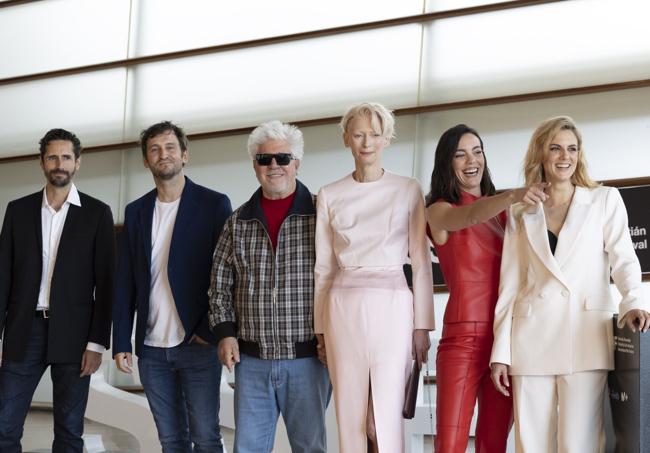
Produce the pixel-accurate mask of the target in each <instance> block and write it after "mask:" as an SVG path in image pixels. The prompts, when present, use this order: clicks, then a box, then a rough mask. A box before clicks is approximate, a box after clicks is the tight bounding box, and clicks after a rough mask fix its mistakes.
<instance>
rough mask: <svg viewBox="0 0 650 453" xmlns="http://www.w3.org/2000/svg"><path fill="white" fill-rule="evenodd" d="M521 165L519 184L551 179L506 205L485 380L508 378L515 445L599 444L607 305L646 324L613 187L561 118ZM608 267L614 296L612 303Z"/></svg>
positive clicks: (538, 136) (520, 448) (590, 448)
mask: <svg viewBox="0 0 650 453" xmlns="http://www.w3.org/2000/svg"><path fill="white" fill-rule="evenodd" d="M524 172H525V178H526V185H531V184H533V183H536V182H540V181H543V182H547V183H549V186H548V187H547V189H546V191H547V193H548V195H549V197H548V199H547V201H546V202H544V203H538V204H537V205H536V206H535V207H532V208H531V207H529V206H526V205H524V204H521V203H519V204H515V205H512V206H511V208H510V212H509V216H508V224H507V228H506V235H505V240H504V247H503V256H502V265H501V282H500V288H499V299H498V302H497V306H496V310H495V320H494V343H493V347H492V356H491V359H490V362H491V368H492V379H493V381H494V383H495V385H496V387H497V389H498V390H499V391H500V392H502V393H504V394H508V393H509V388H510V383H509V379H508V375H510V376H511V378H512V383H513V385H512V390H513V396H514V406H515V433H516V445H517V452H518V453H536V452H540V453H549V452H557V451H559V452H567V453H568V452H571V453H573V452H589V453H592V452H594V453H595V452H599V453H600V452H603V451H604V448H605V435H604V430H603V397H604V391H605V384H606V377H607V370H611V369H612V368H613V365H614V361H613V328H612V315H613V314H614V313H615V312H617V311H618V312H619V313H620V323H621V325H622V324H623V323H625V322H626V323H627V324H628V326H630V328H632V329H633V330H634V329H636V328H639V329H641V330H643V331H644V332H645V331H646V330H647V329H648V328H649V327H650V314H649V313H648V311H647V310H648V301H647V300H646V299H645V298H644V296H643V288H642V286H641V268H640V266H639V261H638V259H637V257H636V255H635V253H634V248H633V246H632V241H631V239H630V234H629V230H628V226H627V213H626V210H625V206H624V204H623V201H622V199H621V196H620V194H619V192H618V191H617V190H616V189H615V188H611V187H604V186H599V185H598V184H596V183H595V182H594V181H593V180H592V179H591V178H590V177H589V175H588V174H587V167H586V161H585V157H584V150H583V149H582V137H581V135H580V132H579V131H578V129H577V128H576V126H575V124H574V122H573V120H572V119H571V118H569V117H566V116H563V117H556V118H551V119H548V120H546V121H544V122H543V123H542V124H541V125H540V126H539V127H538V128H537V129H536V130H535V132H534V134H533V137H532V138H531V140H530V144H529V147H528V151H527V153H526V158H525V162H524ZM610 277H611V278H612V279H613V280H614V283H615V284H616V286H617V288H618V290H619V291H620V293H621V295H622V300H621V302H620V304H618V305H617V304H616V303H615V302H614V300H613V299H612V296H611V294H610V289H609V282H610ZM635 323H638V324H635Z"/></svg>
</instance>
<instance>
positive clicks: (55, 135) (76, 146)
mask: <svg viewBox="0 0 650 453" xmlns="http://www.w3.org/2000/svg"><path fill="white" fill-rule="evenodd" d="M55 140H63V141H66V142H70V143H72V151H73V152H74V158H75V160H77V159H79V156H81V142H80V141H79V139H78V138H77V136H76V135H74V134H73V133H72V132H70V131H66V130H65V129H50V130H49V131H47V133H46V134H45V135H44V136H43V138H42V139H40V141H39V142H38V145H39V147H38V149H39V151H40V153H41V161H43V159H44V158H45V152H46V151H47V145H49V144H50V142H53V141H55Z"/></svg>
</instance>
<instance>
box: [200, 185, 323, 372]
mask: <svg viewBox="0 0 650 453" xmlns="http://www.w3.org/2000/svg"><path fill="white" fill-rule="evenodd" d="M261 197H262V191H261V188H260V189H258V190H257V191H256V192H255V193H254V194H253V196H252V197H251V198H250V200H248V201H247V202H246V203H244V204H243V205H242V206H240V207H239V208H238V209H237V210H235V212H233V214H232V215H231V216H230V217H229V218H228V220H227V221H226V224H225V225H224V228H223V231H222V233H221V236H220V238H219V241H218V242H217V246H216V248H215V251H214V257H213V264H212V275H211V278H210V280H211V281H210V290H209V297H210V312H209V320H210V326H211V328H212V331H213V332H214V334H215V336H216V337H217V342H218V341H220V340H221V339H222V338H225V337H236V338H237V339H238V342H239V348H240V352H243V353H245V354H248V355H253V356H255V357H259V358H261V359H294V358H300V357H308V356H314V355H316V339H315V336H314V262H315V259H316V251H315V247H314V235H315V230H316V209H315V196H314V195H312V194H311V193H310V192H309V189H307V187H305V186H304V185H303V184H302V183H301V182H300V181H296V195H295V197H294V200H293V202H292V205H291V207H290V209H289V212H288V214H287V218H286V219H285V220H284V222H283V223H282V226H281V227H280V232H279V234H278V242H277V250H276V251H274V250H273V246H272V244H271V239H270V238H269V235H268V233H267V226H266V220H265V218H264V214H263V211H262V206H261V202H260V200H261Z"/></svg>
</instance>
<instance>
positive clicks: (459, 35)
mask: <svg viewBox="0 0 650 453" xmlns="http://www.w3.org/2000/svg"><path fill="white" fill-rule="evenodd" d="M632 6H634V8H632ZM630 11H634V14H630ZM649 16H650V3H648V2H644V1H635V0H622V1H620V2H617V4H616V7H615V8H612V3H611V2H610V1H607V0H590V1H575V2H559V3H552V4H548V5H540V6H534V7H527V8H519V9H515V10H508V11H498V12H494V13H484V14H479V15H474V16H467V17H459V18H453V19H445V20H440V21H436V22H433V23H431V24H429V25H428V26H427V27H426V35H425V48H424V52H423V55H424V57H425V61H424V63H423V66H424V70H423V81H422V87H423V93H422V99H423V102H424V103H438V102H449V101H457V100H463V99H475V98H482V97H491V96H500V95H507V94H513V93H521V92H530V91H540V90H552V89H558V88H567V87H573V86H584V85H592V84H601V83H608V82H620V81H625V80H634V79H645V78H647V76H648V73H650V34H649V32H648V29H647V17H649ZM586 18H588V20H586ZM450 43H453V45H450Z"/></svg>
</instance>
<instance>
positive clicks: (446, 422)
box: [427, 124, 546, 453]
mask: <svg viewBox="0 0 650 453" xmlns="http://www.w3.org/2000/svg"><path fill="white" fill-rule="evenodd" d="M543 189H544V184H536V185H535V186H531V187H530V188H527V189H526V188H524V189H515V190H510V191H506V192H503V193H500V194H498V195H495V188H494V184H493V183H492V180H491V178H490V171H489V170H488V168H487V164H486V160H485V155H484V153H483V142H482V140H481V138H480V136H479V135H478V133H477V132H476V131H475V130H474V129H472V128H470V127H468V126H466V125H464V124H459V125H457V126H455V127H452V128H451V129H449V130H447V131H446V132H445V133H444V134H442V136H441V137H440V140H439V141H438V146H437V148H436V156H435V163H434V167H433V173H432V175H431V191H430V192H429V194H428V195H427V205H428V208H427V221H428V224H429V228H430V233H431V238H432V239H433V243H434V246H435V249H436V253H437V256H438V259H439V261H440V267H441V268H442V273H443V275H444V277H445V282H446V284H447V287H448V288H449V301H448V303H447V308H446V310H445V317H444V322H443V330H442V338H441V340H440V345H439V346H438V354H437V357H436V386H437V403H436V439H435V451H436V452H437V453H464V452H465V449H466V448H467V442H468V438H469V429H470V424H471V421H472V415H473V413H474V406H475V404H476V401H477V399H478V405H479V409H478V422H477V425H476V443H475V451H476V453H503V452H505V451H506V443H507V438H508V433H509V431H510V427H511V426H512V399H511V398H509V397H505V396H503V395H501V394H500V393H499V392H497V391H496V389H495V388H494V385H493V384H492V381H491V380H490V368H489V361H490V352H491V349H492V322H493V319H494V307H495V305H496V302H497V296H498V290H499V271H500V267H501V248H502V245H503V234H504V226H505V220H506V218H505V210H506V209H507V208H508V206H510V205H511V204H512V203H516V202H519V201H524V202H526V203H530V204H535V203H537V201H538V200H541V201H544V200H545V199H546V194H544V191H543Z"/></svg>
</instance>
